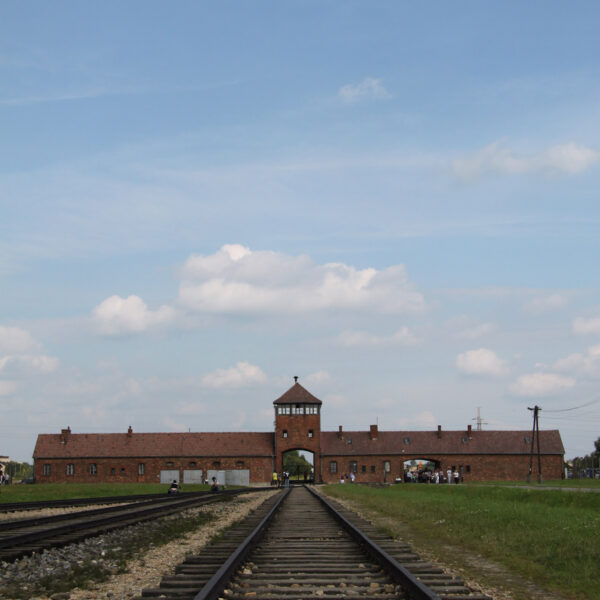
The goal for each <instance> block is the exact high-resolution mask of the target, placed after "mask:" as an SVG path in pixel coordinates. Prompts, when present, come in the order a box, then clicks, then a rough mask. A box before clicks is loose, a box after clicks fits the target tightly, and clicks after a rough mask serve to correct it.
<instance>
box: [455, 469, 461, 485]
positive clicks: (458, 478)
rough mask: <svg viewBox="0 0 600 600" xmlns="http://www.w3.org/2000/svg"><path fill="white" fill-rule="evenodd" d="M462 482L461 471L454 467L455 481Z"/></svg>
mask: <svg viewBox="0 0 600 600" xmlns="http://www.w3.org/2000/svg"><path fill="white" fill-rule="evenodd" d="M459 482H460V473H459V472H458V471H457V470H456V469H454V483H459Z"/></svg>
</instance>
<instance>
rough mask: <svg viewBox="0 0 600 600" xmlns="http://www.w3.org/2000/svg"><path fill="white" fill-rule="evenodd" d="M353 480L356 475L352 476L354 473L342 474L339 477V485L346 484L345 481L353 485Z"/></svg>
mask: <svg viewBox="0 0 600 600" xmlns="http://www.w3.org/2000/svg"><path fill="white" fill-rule="evenodd" d="M355 480H356V475H355V474H354V472H350V475H348V474H347V473H342V475H340V483H346V481H350V483H354V481H355Z"/></svg>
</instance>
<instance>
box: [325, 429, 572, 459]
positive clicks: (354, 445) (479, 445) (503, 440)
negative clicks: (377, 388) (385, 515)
mask: <svg viewBox="0 0 600 600" xmlns="http://www.w3.org/2000/svg"><path fill="white" fill-rule="evenodd" d="M350 440H352V442H351V443H350ZM527 440H529V441H527ZM530 449H531V431H472V432H471V436H470V437H469V435H468V433H467V432H466V431H464V430H463V431H442V434H441V437H439V438H438V432H437V431H379V432H378V433H377V439H374V440H372V439H371V437H370V435H369V432H368V431H344V432H343V433H342V437H341V438H340V437H339V434H338V432H337V431H323V432H321V454H323V455H325V456H340V455H342V456H353V455H356V456H361V455H369V454H371V455H374V454H390V455H392V454H403V453H404V454H408V455H415V454H421V455H422V456H423V458H425V457H426V456H427V454H529V452H530ZM540 449H541V454H560V455H563V454H564V453H565V449H564V447H563V444H562V440H561V439H560V433H559V432H558V430H549V431H540ZM536 451H537V446H536Z"/></svg>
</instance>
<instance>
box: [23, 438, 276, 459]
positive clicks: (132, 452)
mask: <svg viewBox="0 0 600 600" xmlns="http://www.w3.org/2000/svg"><path fill="white" fill-rule="evenodd" d="M61 439H62V435H61V434H58V433H57V434H40V435H38V439H37V443H36V445H35V450H34V451H33V457H34V458H71V457H72V458H87V457H90V458H91V457H97V458H103V457H136V456H140V457H153V456H157V457H159V456H160V457H163V456H173V457H175V456H195V457H198V456H211V457H212V456H223V457H224V456H273V433H132V434H131V435H128V434H126V433H70V434H69V435H68V436H67V438H66V443H64V444H63V443H62V441H61Z"/></svg>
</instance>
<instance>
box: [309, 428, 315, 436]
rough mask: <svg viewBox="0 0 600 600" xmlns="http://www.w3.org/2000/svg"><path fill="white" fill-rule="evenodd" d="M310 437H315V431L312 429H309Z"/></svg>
mask: <svg viewBox="0 0 600 600" xmlns="http://www.w3.org/2000/svg"><path fill="white" fill-rule="evenodd" d="M308 437H309V438H312V437H315V432H314V431H313V430H312V429H309V430H308Z"/></svg>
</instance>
